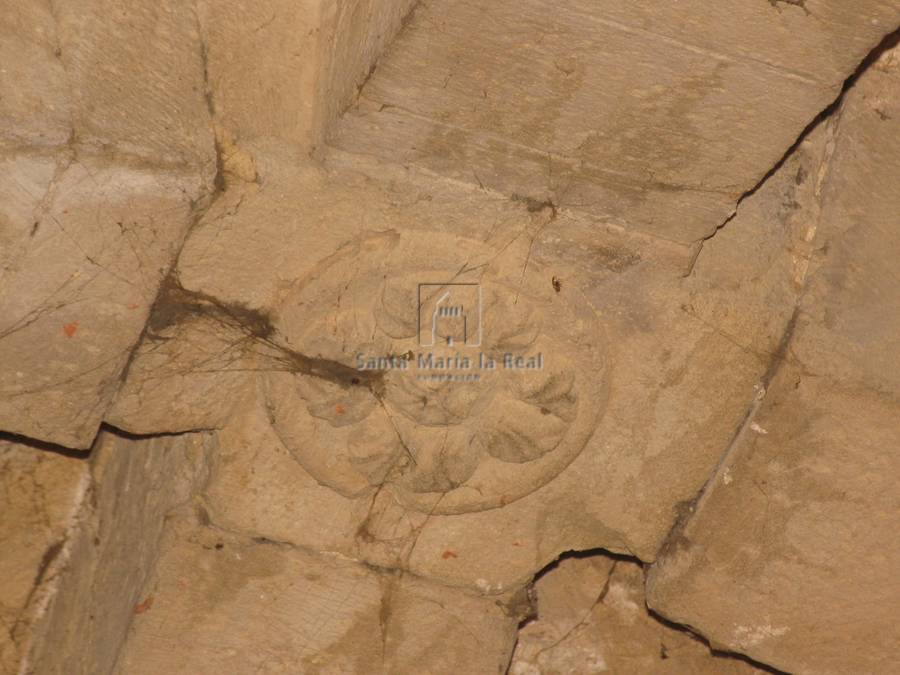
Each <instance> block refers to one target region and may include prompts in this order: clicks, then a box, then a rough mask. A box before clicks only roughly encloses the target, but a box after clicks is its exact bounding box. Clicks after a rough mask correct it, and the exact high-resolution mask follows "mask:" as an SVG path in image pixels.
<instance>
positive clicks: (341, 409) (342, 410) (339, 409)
mask: <svg viewBox="0 0 900 675" xmlns="http://www.w3.org/2000/svg"><path fill="white" fill-rule="evenodd" d="M334 412H336V413H337V414H338V415H343V414H344V413H345V412H347V409H346V408H345V407H344V406H342V405H341V404H340V403H338V404H337V405H336V406H334Z"/></svg>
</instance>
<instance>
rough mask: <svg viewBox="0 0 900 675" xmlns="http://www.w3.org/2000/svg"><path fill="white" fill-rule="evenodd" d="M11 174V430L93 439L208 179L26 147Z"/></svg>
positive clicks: (7, 169) (1, 306) (7, 206)
mask: <svg viewBox="0 0 900 675" xmlns="http://www.w3.org/2000/svg"><path fill="white" fill-rule="evenodd" d="M0 171H2V172H3V177H2V179H0V182H2V184H3V188H2V191H3V193H4V194H5V195H8V196H9V200H8V201H4V206H3V215H2V218H3V220H2V234H0V237H2V240H3V243H4V244H5V246H4V247H3V251H2V253H0V256H2V258H0V260H2V268H0V317H2V318H0V322H2V324H0V326H2V327H0V363H2V364H3V368H2V370H0V428H3V429H5V430H8V431H12V432H15V433H20V434H24V435H27V436H30V437H33V438H38V439H42V440H48V441H52V442H55V443H61V444H63V445H66V446H69V447H76V448H86V447H89V446H90V445H91V442H92V440H93V438H94V436H95V435H96V433H97V428H98V426H99V424H100V421H101V420H102V418H103V415H104V413H105V412H106V408H107V407H108V405H109V403H110V401H111V400H112V398H113V396H114V394H115V392H116V389H117V388H118V386H119V381H120V376H121V374H122V372H123V370H124V369H125V367H126V364H127V363H128V360H129V355H130V353H131V350H132V348H133V347H134V346H135V344H136V343H137V341H138V338H139V336H140V334H141V332H142V331H143V327H144V324H145V322H146V320H147V316H148V313H149V310H150V305H151V304H152V303H153V300H154V298H155V296H156V292H157V289H158V287H159V283H160V281H161V280H162V278H163V277H164V276H165V274H166V271H167V270H168V267H169V265H170V264H171V263H172V262H173V260H174V258H175V255H176V253H177V251H178V248H179V247H180V244H181V241H182V239H183V238H184V234H185V232H186V231H187V229H188V227H189V225H190V223H191V217H192V216H191V212H192V203H191V200H192V199H193V198H195V197H197V196H198V195H199V194H200V190H201V186H200V184H199V180H198V179H197V177H195V176H191V175H185V174H174V173H161V172H158V171H154V170H152V169H146V168H140V167H137V166H127V165H121V164H116V163H111V162H109V161H107V160H104V159H101V158H97V157H94V158H86V157H82V158H80V159H79V158H77V157H74V156H71V155H69V156H57V157H56V158H44V157H38V156H33V155H16V156H12V157H9V158H7V159H6V161H3V162H2V164H0Z"/></svg>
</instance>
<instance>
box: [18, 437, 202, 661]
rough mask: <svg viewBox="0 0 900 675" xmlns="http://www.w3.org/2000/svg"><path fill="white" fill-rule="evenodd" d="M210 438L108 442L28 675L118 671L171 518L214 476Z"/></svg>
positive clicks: (93, 468) (95, 456)
mask: <svg viewBox="0 0 900 675" xmlns="http://www.w3.org/2000/svg"><path fill="white" fill-rule="evenodd" d="M212 443H213V439H212V438H211V437H210V436H208V435H202V434H189V435H184V436H179V437H160V438H154V439H128V438H123V437H121V436H116V435H113V434H110V433H108V432H103V433H101V434H100V435H99V437H98V440H97V443H96V445H95V447H94V448H93V451H92V454H91V459H90V460H89V461H90V474H91V475H90V480H89V486H88V487H87V491H86V498H85V499H83V500H82V501H81V503H80V509H79V510H78V513H77V514H76V516H75V517H76V519H77V527H73V528H72V529H71V530H70V531H69V532H67V537H68V538H67V540H66V541H65V543H64V547H65V549H64V550H65V553H66V555H65V556H64V563H65V564H64V565H63V566H61V568H60V569H59V570H58V571H57V572H56V574H57V575H58V580H57V582H56V588H55V593H54V594H53V596H52V597H51V598H50V599H49V602H48V607H47V610H46V614H45V616H44V617H43V619H42V620H41V621H40V623H39V624H38V625H37V626H36V627H35V629H34V633H35V638H34V640H33V644H32V647H31V649H30V651H29V654H28V655H27V658H26V660H25V662H24V664H23V666H22V672H23V673H26V674H31V673H41V674H42V675H43V674H44V673H47V674H48V675H63V674H66V675H68V674H69V673H110V672H113V670H114V667H115V664H116V660H117V658H118V654H119V651H120V649H121V645H122V643H123V641H124V639H125V635H126V633H127V631H128V626H129V624H130V622H131V618H132V616H133V615H134V613H135V606H136V605H138V604H139V602H140V600H141V598H140V593H141V589H142V587H143V585H144V583H145V580H146V579H147V578H148V577H149V576H150V575H151V574H152V571H153V569H154V566H155V563H156V560H157V557H158V555H159V550H160V536H161V533H162V529H163V525H164V523H165V522H166V519H167V517H168V514H169V513H170V512H172V511H174V510H175V509H177V508H178V507H180V506H182V505H184V504H188V503H190V501H191V499H192V496H193V495H194V494H195V493H196V491H197V490H198V488H199V487H200V485H202V484H203V481H204V480H205V477H206V459H205V457H206V453H207V452H208V451H209V449H210V447H211V445H212Z"/></svg>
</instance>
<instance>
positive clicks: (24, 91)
mask: <svg viewBox="0 0 900 675" xmlns="http://www.w3.org/2000/svg"><path fill="white" fill-rule="evenodd" d="M60 53H61V51H60V46H59V36H58V35H57V31H56V25H55V23H54V18H53V13H52V11H51V6H50V3H46V4H41V3H36V2H5V3H4V4H3V14H2V16H0V63H2V64H3V66H2V67H0V94H2V95H0V129H2V131H0V150H4V151H5V150H7V149H9V148H11V147H16V146H32V147H34V148H48V147H53V146H57V145H62V144H63V143H65V142H66V141H67V140H69V138H70V136H71V135H72V100H71V91H70V89H69V86H68V82H67V80H66V72H65V68H64V67H63V64H62V61H61V60H60V59H59V55H60Z"/></svg>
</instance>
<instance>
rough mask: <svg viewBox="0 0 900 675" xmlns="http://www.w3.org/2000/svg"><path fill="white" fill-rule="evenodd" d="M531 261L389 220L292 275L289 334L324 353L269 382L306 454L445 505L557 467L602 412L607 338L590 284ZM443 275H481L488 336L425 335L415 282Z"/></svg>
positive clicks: (280, 420) (414, 502) (284, 432)
mask: <svg viewBox="0 0 900 675" xmlns="http://www.w3.org/2000/svg"><path fill="white" fill-rule="evenodd" d="M527 264H528V269H527V272H528V273H527V274H525V273H524V271H523V266H522V265H521V264H518V265H517V266H516V267H515V268H513V266H511V265H509V264H504V263H503V262H501V254H500V253H498V251H496V250H494V249H492V248H489V247H488V246H486V245H485V244H483V243H481V242H476V241H472V240H465V239H459V238H456V237H454V238H452V239H451V238H450V237H444V236H441V235H436V234H433V233H421V232H420V233H415V232H412V233H404V234H399V233H396V232H393V231H391V232H385V233H379V234H374V235H370V236H366V237H362V238H360V239H359V240H357V241H355V242H353V243H351V244H349V245H347V246H345V247H343V248H342V249H341V250H340V251H338V252H337V253H336V254H334V255H333V256H331V257H329V258H328V259H326V260H324V261H323V262H322V263H321V264H320V265H318V266H317V267H316V269H315V270H314V271H313V272H312V273H311V274H309V275H308V276H307V277H305V278H304V279H302V280H299V281H298V282H296V283H294V284H292V285H291V286H290V287H289V288H288V289H287V290H286V291H285V292H284V295H283V300H282V303H281V307H280V310H279V312H278V316H277V324H278V325H277V329H278V333H279V334H280V335H281V336H283V339H284V341H285V346H286V347H287V348H289V349H290V350H292V351H293V352H296V353H300V354H303V355H305V356H306V357H309V358H310V359H312V360H313V361H314V363H315V364H317V365H316V366H315V367H314V368H313V369H312V370H313V371H315V372H313V373H312V374H300V373H292V372H273V373H268V374H267V375H266V377H265V394H266V406H267V410H268V412H269V416H270V419H271V422H272V424H273V427H274V429H275V431H276V433H277V434H278V435H279V437H280V438H281V440H282V441H283V442H284V444H285V446H286V447H287V448H288V449H289V450H290V452H291V453H292V454H293V456H294V457H295V458H296V459H297V461H299V462H300V463H301V464H302V465H303V467H304V468H305V469H306V470H307V471H308V472H309V473H310V474H311V475H312V476H313V477H315V479H316V480H317V481H319V482H320V483H322V484H323V485H327V486H329V487H331V488H332V489H334V490H336V491H338V492H339V493H341V494H342V495H344V496H347V497H355V496H359V495H361V494H363V493H365V492H366V491H367V490H369V489H371V488H372V487H373V486H385V487H389V488H390V489H391V490H392V492H393V493H394V495H395V497H396V498H397V499H398V500H399V501H400V502H401V503H402V504H404V505H405V506H407V507H408V508H411V509H415V510H418V511H423V512H428V513H443V514H452V513H464V512H470V511H479V510H486V509H491V508H496V507H499V506H503V505H504V504H507V503H509V502H511V501H514V500H516V499H519V498H521V497H523V496H525V495H527V494H529V493H531V492H533V491H534V490H536V489H538V488H539V487H541V486H542V485H544V484H546V483H547V482H549V481H551V480H552V479H553V478H554V477H556V476H557V475H558V474H559V473H560V472H561V471H562V470H563V469H564V468H565V467H566V466H568V465H569V464H570V463H571V461H572V460H573V459H574V458H575V457H576V456H577V455H578V453H580V452H581V450H582V449H583V448H584V446H585V444H586V443H587V441H588V439H589V438H590V436H591V434H592V432H593V431H594V429H595V427H596V425H597V421H598V419H599V417H600V415H601V414H602V412H603V408H604V406H605V386H604V380H605V378H604V368H605V361H604V353H605V344H604V340H603V336H602V330H601V327H600V325H599V324H598V321H597V317H596V314H595V313H594V311H593V310H592V308H591V307H590V306H589V305H588V303H587V301H586V300H585V299H584V298H583V296H581V295H580V293H578V291H577V290H567V292H560V291H559V289H558V288H556V287H555V286H554V284H553V283H552V282H551V279H552V275H551V274H550V273H549V272H547V273H546V274H545V273H543V270H541V269H540V266H539V265H538V264H537V263H536V262H530V263H527ZM445 283H446V284H462V283H465V284H472V285H477V288H478V293H479V299H480V307H479V311H478V312H477V313H475V314H473V317H474V318H477V319H480V334H479V337H480V340H478V344H472V342H474V341H472V340H470V342H469V343H468V344H466V343H461V342H460V341H457V342H455V343H452V344H448V343H447V342H442V341H440V340H439V341H438V342H437V344H436V345H434V346H422V345H421V343H422V338H421V336H420V328H421V326H422V325H423V321H422V319H421V316H420V315H421V310H420V303H421V302H422V301H423V298H422V291H421V289H420V285H422V284H428V286H427V289H428V292H431V293H433V292H440V289H441V286H440V285H441V284H445ZM472 333H473V335H474V334H475V330H474V329H472ZM373 362H374V363H375V364H376V365H380V366H382V367H381V368H372V367H370V366H371V365H372V364H373ZM491 364H493V367H490V366H491ZM367 366H369V367H367Z"/></svg>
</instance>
